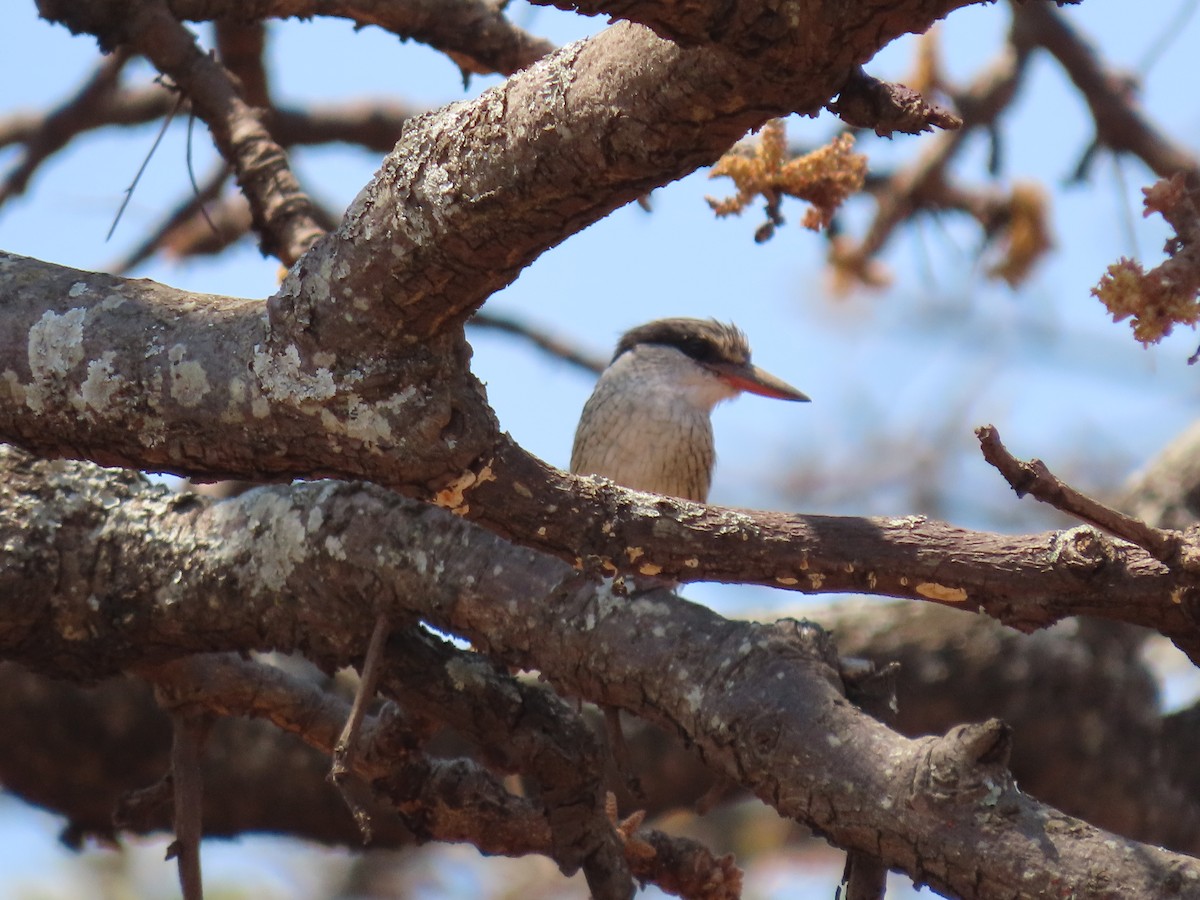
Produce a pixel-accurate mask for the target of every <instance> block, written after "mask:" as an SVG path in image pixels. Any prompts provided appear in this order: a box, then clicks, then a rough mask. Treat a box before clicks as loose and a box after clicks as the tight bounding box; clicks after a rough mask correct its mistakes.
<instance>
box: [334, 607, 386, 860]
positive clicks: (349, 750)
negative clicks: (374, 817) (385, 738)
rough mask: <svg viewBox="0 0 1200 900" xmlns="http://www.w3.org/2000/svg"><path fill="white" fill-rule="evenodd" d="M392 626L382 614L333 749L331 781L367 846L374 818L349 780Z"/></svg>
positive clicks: (372, 633)
mask: <svg viewBox="0 0 1200 900" xmlns="http://www.w3.org/2000/svg"><path fill="white" fill-rule="evenodd" d="M391 630H392V626H391V622H390V621H389V619H388V616H387V615H386V614H385V613H380V614H379V617H378V618H377V619H376V620H375V627H374V629H372V631H371V641H370V643H369V644H368V645H367V653H366V656H365V657H364V658H363V667H362V675H361V676H360V678H359V681H358V689H357V690H356V691H355V692H354V703H353V705H352V706H351V707H350V715H349V716H347V717H346V725H345V727H343V728H342V733H341V735H339V736H338V739H337V743H336V744H334V746H333V765H332V766H331V767H330V769H329V780H330V781H332V782H333V784H334V786H335V787H336V788H337V789H338V792H339V793H340V794H341V795H342V799H343V800H344V801H346V806H348V807H349V808H350V813H351V815H353V816H354V821H355V823H357V825H358V830H359V831H360V832H361V833H362V839H363V843H364V844H369V843H371V817H370V816H368V815H367V811H366V810H365V809H363V807H362V806H361V805H360V804H359V803H358V802H357V801H355V799H354V798H353V797H351V796H350V794H349V793H347V791H346V783H345V782H346V776H347V775H348V774H349V773H350V771H351V770H352V769H353V767H354V758H355V756H356V755H357V754H358V751H359V736H360V731H361V729H362V723H363V716H365V715H366V712H367V704H369V703H370V702H371V700H372V698H374V696H375V689H376V687H378V685H379V669H380V663H381V661H382V659H383V650H384V647H385V645H386V644H387V639H388V635H389V634H390V633H391Z"/></svg>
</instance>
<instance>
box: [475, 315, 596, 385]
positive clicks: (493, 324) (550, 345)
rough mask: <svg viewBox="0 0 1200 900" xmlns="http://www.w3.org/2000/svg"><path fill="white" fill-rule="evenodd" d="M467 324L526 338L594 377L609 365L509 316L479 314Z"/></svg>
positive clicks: (540, 348) (533, 326)
mask: <svg viewBox="0 0 1200 900" xmlns="http://www.w3.org/2000/svg"><path fill="white" fill-rule="evenodd" d="M467 324H468V325H473V326H475V327H476V328H490V329H492V330H494V331H503V332H504V333H506V334H513V335H516V336H517V337H520V338H524V339H525V340H527V341H529V343H531V344H533V346H535V347H537V348H538V349H539V350H543V351H545V352H546V353H548V354H549V355H551V356H553V357H554V358H555V359H561V360H562V361H563V362H567V363H570V364H571V365H573V366H577V367H579V368H581V369H585V370H587V371H588V372H591V373H592V374H593V375H599V374H600V373H601V372H603V371H604V367H605V366H606V365H608V363H607V361H606V360H604V359H602V358H601V357H599V356H595V355H594V354H592V353H589V352H588V351H587V350H584V349H582V348H580V347H576V346H574V345H572V344H569V343H567V342H566V341H564V340H563V339H561V338H558V337H555V336H554V335H552V334H550V333H549V332H546V331H543V330H541V329H540V328H538V327H537V326H535V325H530V324H529V323H528V322H519V321H517V320H516V319H512V318H509V317H508V316H498V315H496V314H495V313H487V312H478V313H476V314H475V315H474V316H472V317H471V318H470V319H468V320H467Z"/></svg>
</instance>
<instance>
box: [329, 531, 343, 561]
mask: <svg viewBox="0 0 1200 900" xmlns="http://www.w3.org/2000/svg"><path fill="white" fill-rule="evenodd" d="M325 552H326V553H328V554H329V555H330V556H331V557H333V558H334V559H345V558H346V548H345V546H344V545H343V544H342V539H341V538H340V537H338V536H337V535H336V534H331V535H329V536H328V537H326V538H325Z"/></svg>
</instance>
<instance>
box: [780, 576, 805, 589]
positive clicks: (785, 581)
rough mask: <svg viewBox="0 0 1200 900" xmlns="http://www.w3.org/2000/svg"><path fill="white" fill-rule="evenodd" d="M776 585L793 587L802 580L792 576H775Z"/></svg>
mask: <svg viewBox="0 0 1200 900" xmlns="http://www.w3.org/2000/svg"><path fill="white" fill-rule="evenodd" d="M775 583H776V584H782V585H783V586H784V587H791V586H792V585H794V584H799V583H800V579H799V578H792V577H791V576H790V575H777V576H775Z"/></svg>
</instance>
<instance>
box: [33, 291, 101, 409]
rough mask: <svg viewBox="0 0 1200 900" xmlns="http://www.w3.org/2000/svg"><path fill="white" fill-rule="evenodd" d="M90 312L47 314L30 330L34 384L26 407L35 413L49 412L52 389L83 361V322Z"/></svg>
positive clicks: (73, 311) (75, 311) (77, 309)
mask: <svg viewBox="0 0 1200 900" xmlns="http://www.w3.org/2000/svg"><path fill="white" fill-rule="evenodd" d="M86 316H87V310H85V309H82V308H76V309H69V310H67V311H66V312H65V313H63V314H62V315H58V314H57V313H55V312H53V311H51V310H47V311H46V312H44V313H43V314H42V317H41V318H40V319H38V320H37V322H35V323H34V324H33V327H31V328H30V329H29V340H28V344H27V346H26V353H27V356H28V359H29V371H30V372H31V373H32V374H33V383H32V384H31V385H29V387H28V388H27V389H26V391H25V405H26V406H27V407H29V409H31V410H33V411H34V412H41V411H42V410H43V409H44V408H45V403H46V399H47V397H48V395H49V392H50V388H51V386H52V385H55V384H58V383H60V382H62V380H63V379H65V378H66V376H67V373H68V372H70V371H71V369H73V368H74V367H75V366H77V365H78V364H79V363H80V362H82V360H83V320H84V318H85V317H86Z"/></svg>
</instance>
